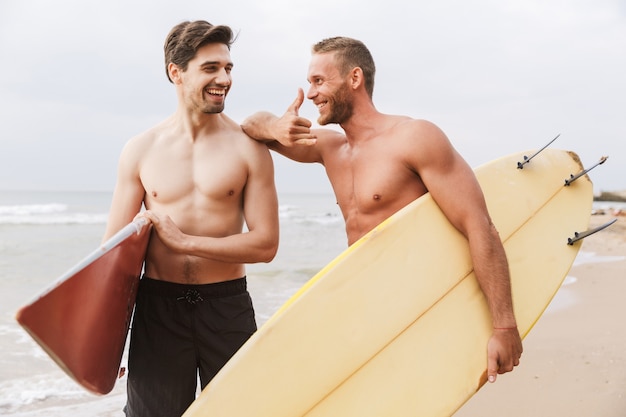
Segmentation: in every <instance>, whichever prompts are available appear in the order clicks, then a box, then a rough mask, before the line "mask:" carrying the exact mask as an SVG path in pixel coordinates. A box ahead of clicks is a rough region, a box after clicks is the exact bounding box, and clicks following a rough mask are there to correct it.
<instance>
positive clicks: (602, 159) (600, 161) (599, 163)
mask: <svg viewBox="0 0 626 417" xmlns="http://www.w3.org/2000/svg"><path fill="white" fill-rule="evenodd" d="M608 158H609V157H608V156H603V157H602V158H600V160H599V161H598V162H597V163H596V164H595V165H594V166H592V167H591V168H587V169H585V170H582V171H580V172H579V173H578V174H576V175H573V174H570V177H569V178H568V179H566V180H565V185H566V186H568V185H570V184H571V183H573V182H574V181H576V180H577V179H578V178H580V177H582V176H583V175H585V174H586V173H587V172H589V171H591V170H592V169H594V168H595V167H597V166H598V165H602V164H603V163H604V162H605V161H606V160H607V159H608Z"/></svg>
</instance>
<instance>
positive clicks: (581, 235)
mask: <svg viewBox="0 0 626 417" xmlns="http://www.w3.org/2000/svg"><path fill="white" fill-rule="evenodd" d="M616 221H617V219H613V220H611V221H610V222H607V223H605V224H603V225H600V226H598V227H596V228H593V229H589V230H587V231H585V232H582V233H578V232H574V237H569V238H567V244H568V245H570V246H571V245H573V244H574V243H576V242H578V241H579V240H582V239H584V238H586V237H587V236H591V235H592V234H594V233H597V232H599V231H600V230H602V229H606V228H607V227H609V226H610V225H612V224H613V223H615V222H616Z"/></svg>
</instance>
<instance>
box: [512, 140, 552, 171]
mask: <svg viewBox="0 0 626 417" xmlns="http://www.w3.org/2000/svg"><path fill="white" fill-rule="evenodd" d="M559 136H561V134H560V133H559V134H558V135H556V137H555V138H554V139H552V140H551V141H550V142H548V143H547V144H546V145H545V146H544V147H543V148H541V149H539V150H538V151H537V152H535V153H534V154H532V155H531V156H526V155H524V162H518V163H517V169H524V165H526V164H527V163H529V162H530V160H531V159H533V158H534V157H535V156H537V155H539V153H540V152H541V151H543V150H544V149H546V148H547V147H548V146H550V145H551V144H552V142H554V141H555V140H557V139H558V138H559Z"/></svg>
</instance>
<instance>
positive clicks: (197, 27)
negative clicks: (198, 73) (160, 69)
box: [163, 20, 235, 82]
mask: <svg viewBox="0 0 626 417" xmlns="http://www.w3.org/2000/svg"><path fill="white" fill-rule="evenodd" d="M234 41H235V36H234V35H233V31H232V29H231V28H230V27H228V26H224V25H218V26H214V25H212V24H210V23H209V22H206V21H204V20H196V21H193V22H182V23H179V24H178V25H176V26H174V27H173V28H172V30H170V33H169V34H168V35H167V38H166V39H165V45H163V51H164V52H165V74H166V75H167V79H168V80H170V82H172V79H171V78H170V74H169V71H168V69H167V67H168V65H169V64H170V62H171V63H173V64H176V65H178V66H179V67H180V68H181V69H182V70H183V71H186V70H187V64H189V61H191V60H192V59H193V58H194V57H195V56H196V52H197V51H198V49H199V48H201V47H202V46H204V45H206V44H209V43H223V44H224V45H226V46H228V49H230V46H231V45H232V44H233V42H234Z"/></svg>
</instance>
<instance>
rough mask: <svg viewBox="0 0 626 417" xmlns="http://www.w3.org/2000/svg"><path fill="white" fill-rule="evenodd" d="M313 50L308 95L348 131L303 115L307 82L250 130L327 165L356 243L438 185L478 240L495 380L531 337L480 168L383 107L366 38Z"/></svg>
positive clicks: (284, 150)
mask: <svg viewBox="0 0 626 417" xmlns="http://www.w3.org/2000/svg"><path fill="white" fill-rule="evenodd" d="M312 52H313V53H312V58H311V62H310V65H309V72H308V77H307V78H308V81H309V83H310V88H309V91H308V93H307V97H308V98H309V99H310V100H312V101H313V103H314V104H315V105H316V106H317V108H318V110H319V118H318V123H319V124H320V125H326V124H329V123H338V124H339V125H340V126H341V127H342V128H343V131H344V133H340V132H336V131H333V130H328V129H318V130H311V122H310V121H309V120H307V119H305V118H302V117H299V115H298V110H299V108H300V106H301V105H302V102H303V101H304V93H303V91H302V90H298V96H297V98H296V100H295V101H294V102H293V104H291V106H289V108H288V109H287V112H286V113H285V114H284V115H283V116H282V117H280V118H279V117H277V116H274V115H273V114H271V113H268V112H259V113H256V114H254V115H252V116H250V117H249V118H248V119H246V120H245V121H244V123H243V128H244V130H245V131H246V133H248V134H249V135H250V136H252V137H253V138H255V139H257V140H260V141H265V142H267V144H268V146H269V147H270V148H271V149H273V150H275V151H277V152H279V153H281V154H283V155H285V156H287V157H289V158H291V159H293V160H296V161H300V162H317V163H320V164H322V165H324V167H325V169H326V173H327V175H328V178H329V180H330V182H331V185H332V187H333V190H334V192H335V196H336V198H337V203H338V204H339V207H340V209H341V212H342V214H343V217H344V220H345V223H346V233H347V236H348V243H349V244H352V243H354V242H355V241H357V240H358V239H359V238H360V237H361V236H363V235H364V234H366V233H367V232H368V231H370V230H372V229H373V228H374V227H375V226H377V225H378V224H379V223H381V222H382V221H383V220H384V219H386V218H388V217H389V216H391V215H392V214H393V213H395V212H396V211H398V210H399V209H401V208H402V207H404V206H406V205H407V204H408V203H410V202H412V201H413V200H415V199H416V198H418V197H420V196H421V195H423V194H425V193H426V192H427V191H428V192H430V194H431V195H432V197H433V199H434V200H435V201H436V202H437V204H438V205H439V206H440V208H441V209H442V211H443V212H444V213H445V215H446V216H447V218H448V220H449V221H450V222H451V223H452V224H453V225H454V226H455V227H456V228H457V229H458V230H459V231H460V232H461V233H462V234H463V235H464V236H465V237H466V238H467V239H468V241H469V245H470V251H471V256H472V261H473V264H474V269H475V272H476V277H477V279H478V281H479V283H480V286H481V288H482V290H483V292H484V294H485V296H486V299H487V302H488V305H489V309H490V311H491V315H492V322H493V329H494V330H493V333H492V336H491V338H490V340H489V343H488V346H487V356H488V370H487V371H488V379H489V381H491V382H494V381H495V380H496V377H497V374H502V373H505V372H509V371H511V370H513V367H514V366H517V365H518V364H519V359H520V357H521V353H522V343H521V338H520V335H519V332H518V330H517V324H516V321H515V316H514V313H513V307H512V304H513V303H512V299H511V288H510V277H509V270H508V263H507V259H506V255H505V252H504V248H503V246H502V243H501V241H500V238H499V235H498V232H497V231H496V229H495V227H494V225H493V224H492V222H491V219H490V217H489V213H488V212H487V207H486V204H485V201H484V197H483V194H482V191H481V189H480V186H479V184H478V182H477V181H476V178H475V176H474V173H473V171H472V169H471V168H470V167H469V166H468V164H467V163H466V162H465V160H464V159H463V158H462V157H461V156H460V155H459V154H458V153H457V152H456V150H455V149H454V148H453V146H452V145H451V143H450V142H449V140H448V138H447V137H446V136H445V134H444V133H443V132H442V131H441V130H440V129H439V128H438V127H437V126H435V125H434V124H432V123H429V122H427V121H425V120H415V119H411V118H409V117H404V116H393V115H387V114H382V113H380V112H378V111H377V110H376V108H375V107H374V104H373V102H372V93H373V89H374V73H375V66H374V61H373V59H372V56H371V55H370V52H369V51H368V49H367V48H366V46H365V45H364V44H363V43H362V42H360V41H357V40H354V39H350V38H342V37H338V38H331V39H326V40H323V41H321V42H319V43H318V44H316V45H314V46H313V51H312Z"/></svg>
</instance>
